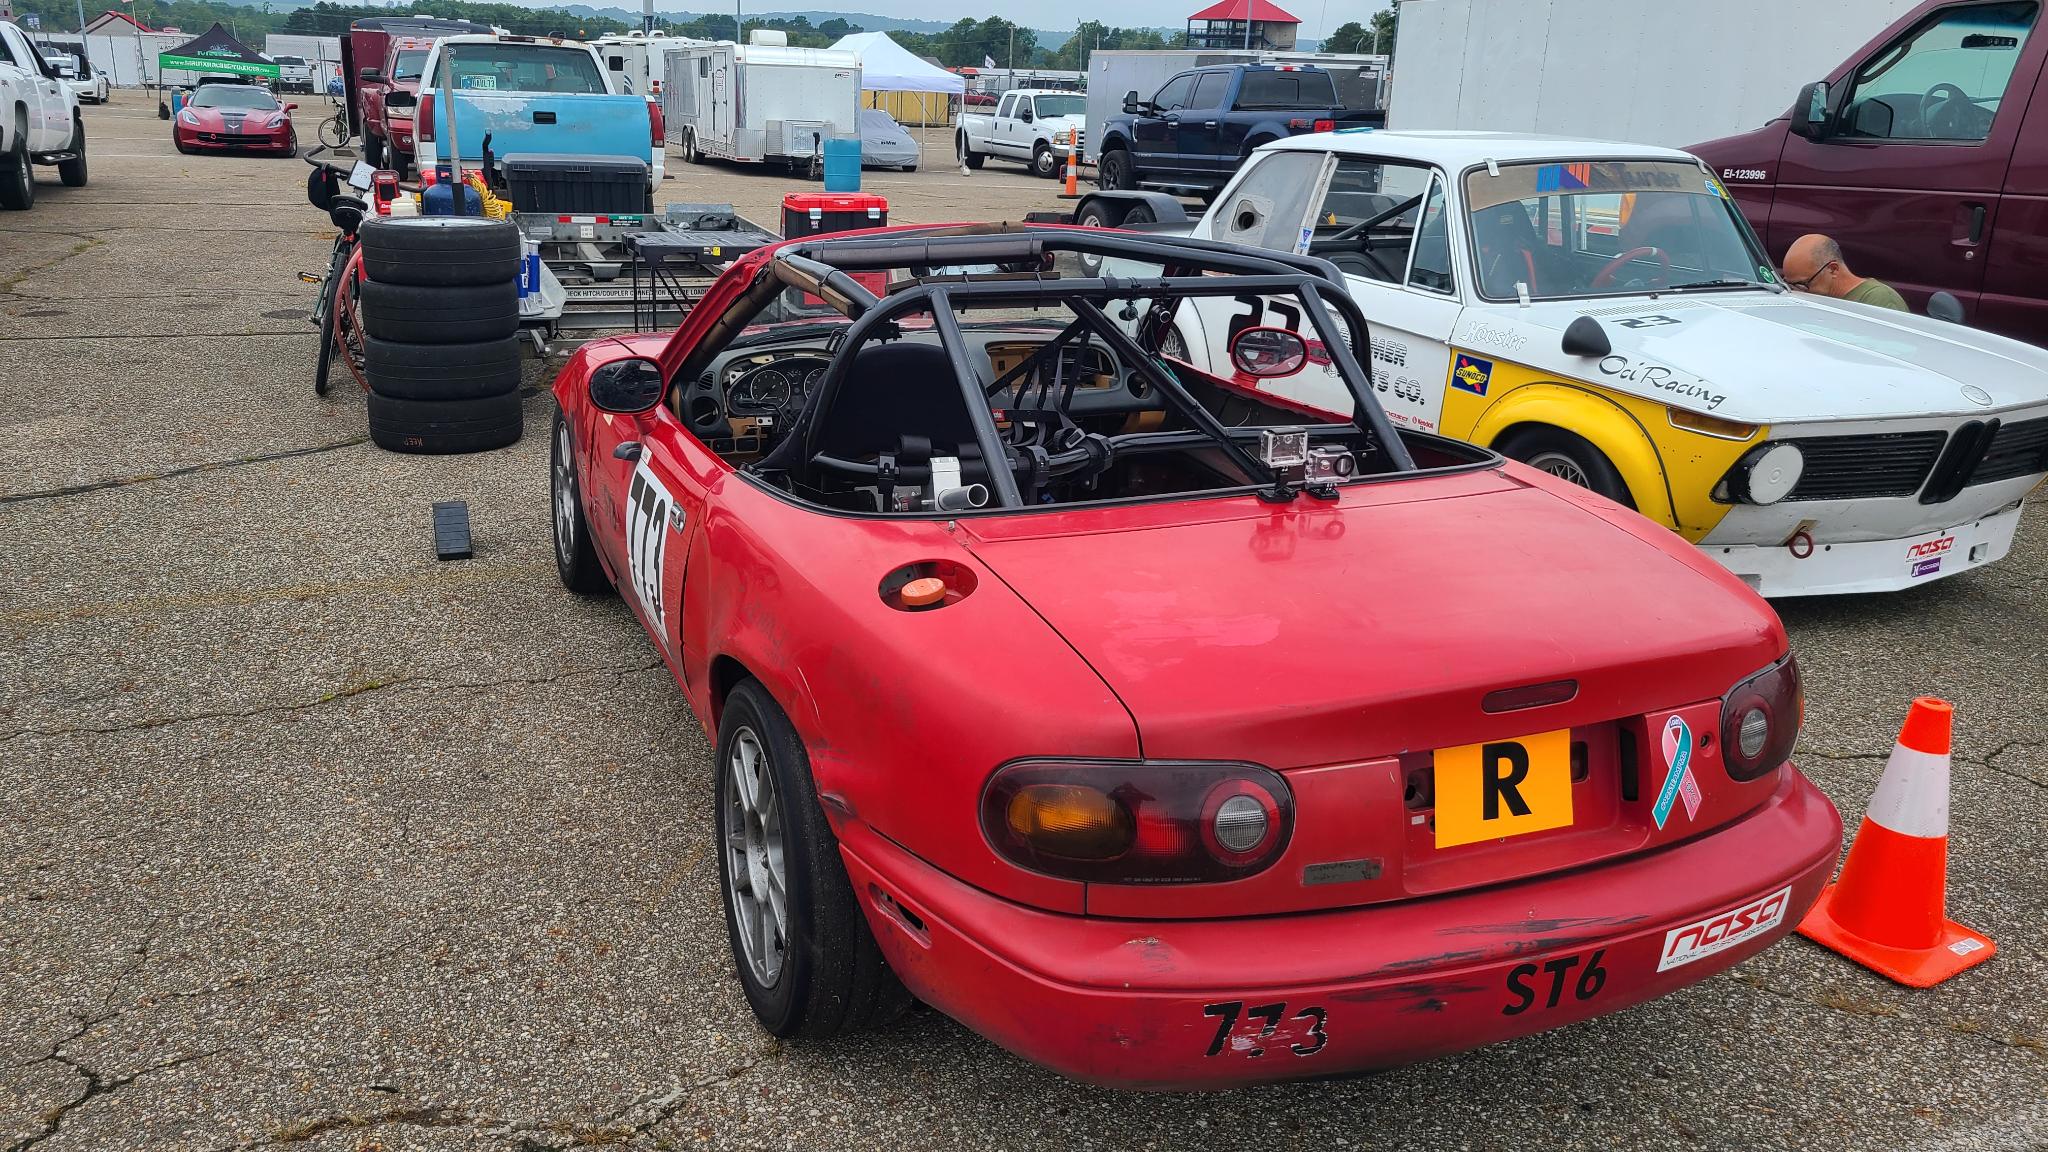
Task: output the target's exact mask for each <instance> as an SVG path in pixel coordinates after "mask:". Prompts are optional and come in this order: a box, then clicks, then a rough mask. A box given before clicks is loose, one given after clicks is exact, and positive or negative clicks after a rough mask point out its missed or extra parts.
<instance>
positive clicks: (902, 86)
mask: <svg viewBox="0 0 2048 1152" xmlns="http://www.w3.org/2000/svg"><path fill="white" fill-rule="evenodd" d="M832 48H833V50H834V51H838V52H851V53H853V54H854V56H855V58H856V59H858V60H859V61H860V86H861V87H862V88H863V89H865V90H867V91H869V92H947V93H952V94H954V95H958V94H959V93H961V92H964V91H966V90H967V81H965V80H962V79H961V78H960V77H958V76H955V75H954V74H953V73H951V72H948V71H946V70H945V69H944V68H934V67H932V66H931V65H930V64H927V63H925V62H924V61H922V60H919V59H918V58H917V57H915V56H912V55H911V54H910V52H909V51H908V50H907V49H905V48H904V47H903V45H901V44H898V43H896V42H895V41H894V40H891V39H889V34H888V33H887V32H856V33H854V34H853V35H851V36H842V37H840V38H839V43H837V44H834V45H832Z"/></svg>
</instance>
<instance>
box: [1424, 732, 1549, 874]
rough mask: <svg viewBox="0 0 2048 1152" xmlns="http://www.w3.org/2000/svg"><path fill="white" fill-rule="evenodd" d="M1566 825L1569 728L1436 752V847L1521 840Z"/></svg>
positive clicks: (1442, 749)
mask: <svg viewBox="0 0 2048 1152" xmlns="http://www.w3.org/2000/svg"><path fill="white" fill-rule="evenodd" d="M1571 822H1572V734H1571V730H1570V729H1562V730H1559V731H1556V732H1544V733H1540V734H1538V735H1535V736H1517V737H1515V738H1514V739H1512V740H1489V741H1487V742H1486V743H1484V744H1466V745H1462V746H1460V747H1457V748H1440V749H1438V750H1437V754H1436V846H1437V847H1439V848H1450V847H1453V846H1455V845H1458V844H1473V843H1477V842H1478V841H1481V840H1497V839H1500V838H1501V837H1504V836H1521V835H1524V834H1526V833H1530V832H1541V831H1543V830H1545V829H1547V828H1563V827H1566V826H1568V825H1569V824H1571Z"/></svg>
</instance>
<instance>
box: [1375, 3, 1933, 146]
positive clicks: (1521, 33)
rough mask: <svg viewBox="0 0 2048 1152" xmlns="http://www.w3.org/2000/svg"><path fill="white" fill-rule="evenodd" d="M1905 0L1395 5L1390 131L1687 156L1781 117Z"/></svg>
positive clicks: (1897, 12)
mask: <svg viewBox="0 0 2048 1152" xmlns="http://www.w3.org/2000/svg"><path fill="white" fill-rule="evenodd" d="M1914 3H1915V0H1687V2H1686V3H1683V4H1673V3H1670V2H1669V0H1406V2H1405V3H1402V4H1401V5H1399V9H1398V10H1399V13H1400V31H1399V34H1398V36H1397V37H1396V43H1397V44H1398V45H1399V47H1398V49H1397V58H1396V60H1395V63H1394V78H1393V85H1392V88H1393V91H1392V95H1391V98H1390V100H1389V103H1388V108H1387V126H1388V127H1389V128H1395V129H1403V130H1430V129H1454V130H1470V131H1491V132H1535V133H1541V134H1543V135H1547V136H1580V137H1590V138H1593V139H1598V140H1623V141H1627V142H1629V143H1634V144H1654V145H1658V146H1661V147H1667V148H1684V147H1686V146H1688V145H1691V144H1697V143H1699V142H1700V141H1702V140H1712V139H1715V138H1717V137H1721V136H1727V135H1730V134H1732V133H1735V132H1743V131H1747V130H1749V129H1751V128H1755V127H1757V126H1758V125H1761V124H1763V123H1765V122H1766V121H1768V120H1770V119H1772V118H1774V117H1777V116H1781V115H1783V114H1784V113H1785V109H1786V108H1787V107H1789V106H1790V105H1791V103H1792V97H1793V95H1794V94H1795V93H1797V92H1798V91H1799V86H1800V85H1801V84H1804V83H1806V82H1807V81H1809V80H1812V79H1813V78H1814V77H1816V76H1820V75H1822V74H1824V73H1826V72H1827V71H1828V70H1829V69H1830V68H1833V67H1834V66H1835V64H1836V63H1838V62H1839V61H1841V60H1843V59H1845V58H1846V57H1848V56H1849V55H1850V54H1851V53H1853V52H1855V51H1856V50H1857V49H1858V48H1861V47H1862V46H1863V45H1864V44H1865V43H1866V42H1868V41H1869V39H1870V38H1871V37H1872V36H1873V35H1875V34H1876V33H1877V32H1878V30H1879V29H1882V28H1883V27H1884V26H1885V25H1887V24H1889V23H1891V22H1892V21H1893V20H1895V19H1897V18H1898V17H1899V16H1900V15H1902V14H1904V13H1905V12H1907V11H1908V10H1910V9H1911V8H1912V7H1913V6H1914Z"/></svg>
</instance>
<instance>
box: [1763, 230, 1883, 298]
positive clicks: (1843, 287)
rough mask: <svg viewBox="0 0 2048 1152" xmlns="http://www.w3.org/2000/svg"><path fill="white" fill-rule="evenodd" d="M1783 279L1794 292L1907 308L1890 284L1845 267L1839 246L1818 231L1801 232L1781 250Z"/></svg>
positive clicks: (1847, 264) (1847, 266)
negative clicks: (1857, 273)
mask: <svg viewBox="0 0 2048 1152" xmlns="http://www.w3.org/2000/svg"><path fill="white" fill-rule="evenodd" d="M1784 274H1785V283H1786V285H1787V286H1788V287H1790V288H1791V289H1792V290H1793V291H1795V292H1811V293H1813V294H1814V295H1816V296H1828V297H1832V298H1834V299H1836V300H1848V301H1850V302H1852V303H1856V304H1871V305H1875V306H1876V307H1879V308H1891V309H1895V310H1897V311H1900V312H1910V311H1912V309H1910V308H1908V307H1906V299H1905V297H1903V296H1900V295H1899V294H1898V292H1897V291H1896V290H1894V289H1893V288H1892V286H1891V285H1889V284H1887V283H1885V282H1884V281H1882V280H1872V279H1870V278H1869V277H1867V276H1858V275H1856V274H1855V273H1854V272H1851V271H1849V263H1848V261H1846V260H1844V259H1843V258H1842V246H1841V245H1839V244H1837V243H1835V242H1834V240H1833V239H1831V238H1829V237H1827V236H1823V235H1821V234H1820V233H1818V232H1815V233H1812V234H1810V235H1806V236H1801V237H1800V238H1799V239H1797V240H1794V241H1793V242H1792V247H1791V248H1789V249H1787V250H1786V252H1785V267H1784Z"/></svg>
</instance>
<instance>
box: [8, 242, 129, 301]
mask: <svg viewBox="0 0 2048 1152" xmlns="http://www.w3.org/2000/svg"><path fill="white" fill-rule="evenodd" d="M49 235H52V236H63V235H68V233H63V232H52V233H49ZM104 243H106V241H104V240H101V239H99V238H98V237H96V236H87V237H86V238H84V239H83V240H80V241H79V242H78V243H76V244H74V245H72V247H71V251H69V252H66V253H65V254H63V255H62V256H59V257H57V258H56V259H54V260H45V261H43V262H42V263H40V264H30V265H29V266H27V267H26V268H22V269H20V270H18V271H15V272H10V273H8V274H7V276H5V277H4V278H0V296H14V295H17V293H16V292H15V291H14V288H15V286H16V285H18V284H20V283H21V282H22V281H23V280H26V279H28V278H29V277H31V276H33V275H35V274H36V273H38V272H48V271H49V270H50V269H52V268H55V267H56V266H58V265H59V264H62V263H64V262H65V261H66V260H69V259H71V258H73V257H75V256H83V255H85V254H86V253H87V252H90V251H92V250H93V249H95V248H97V247H99V246H100V245H102V244H104Z"/></svg>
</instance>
